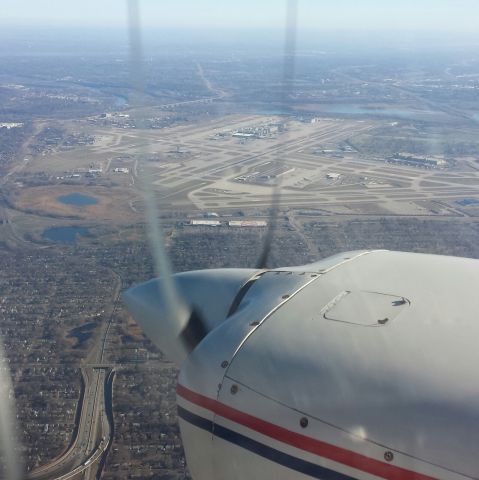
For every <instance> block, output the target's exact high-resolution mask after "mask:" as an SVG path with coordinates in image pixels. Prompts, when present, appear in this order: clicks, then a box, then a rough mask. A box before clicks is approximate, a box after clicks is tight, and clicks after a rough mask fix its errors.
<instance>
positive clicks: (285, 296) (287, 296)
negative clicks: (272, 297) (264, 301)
mask: <svg viewBox="0 0 479 480" xmlns="http://www.w3.org/2000/svg"><path fill="white" fill-rule="evenodd" d="M281 298H289V295H288V294H286V295H283V296H282V297H281Z"/></svg>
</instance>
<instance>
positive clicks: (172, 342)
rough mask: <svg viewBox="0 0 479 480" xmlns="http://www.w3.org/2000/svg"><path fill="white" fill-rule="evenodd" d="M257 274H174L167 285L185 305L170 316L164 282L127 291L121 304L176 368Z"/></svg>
mask: <svg viewBox="0 0 479 480" xmlns="http://www.w3.org/2000/svg"><path fill="white" fill-rule="evenodd" d="M257 273H258V271H257V270H254V269H241V268H234V269H233V268H231V269H228V268H224V269H211V270H199V271H193V272H184V273H177V274H175V275H173V277H170V278H169V281H170V282H171V283H173V284H174V287H175V289H176V291H177V292H178V294H179V296H180V297H181V299H183V301H184V303H181V304H180V305H181V308H180V309H179V310H176V311H175V312H173V313H172V312H171V311H169V305H170V303H171V302H169V301H168V300H166V299H165V297H164V296H165V295H166V294H168V293H167V291H168V289H167V288H165V286H164V283H165V280H166V279H165V278H157V279H154V280H150V281H148V282H145V283H142V284H140V285H138V286H136V287H133V288H130V289H129V290H127V291H126V292H124V294H123V300H124V301H125V303H126V305H127V307H128V310H129V311H130V312H131V313H132V315H133V317H134V318H135V320H136V321H137V322H138V323H139V324H140V325H141V327H142V328H143V330H144V331H145V333H146V335H147V336H148V338H150V340H151V341H152V342H153V343H154V344H155V345H156V346H157V347H158V348H159V349H160V350H161V351H162V352H164V353H165V354H166V356H167V357H168V358H170V359H171V360H173V361H174V362H175V363H176V364H177V365H178V366H179V365H181V363H182V362H183V360H184V359H185V358H186V356H187V355H188V354H189V353H190V352H191V351H192V350H193V349H194V348H195V347H196V345H197V344H198V343H199V342H200V341H201V340H202V339H203V338H204V337H205V336H206V335H207V334H208V332H210V331H211V330H213V329H214V328H215V327H216V326H217V325H219V324H220V323H221V322H223V321H224V320H225V319H226V318H227V317H228V314H229V312H230V309H231V306H232V305H233V304H234V303H235V300H236V297H237V295H238V293H239V292H240V291H241V288H242V287H243V286H244V285H245V284H247V283H248V281H249V280H250V279H251V278H253V277H254V276H255V275H256V274H257ZM183 305H184V306H185V307H186V308H183ZM198 319H199V320H198Z"/></svg>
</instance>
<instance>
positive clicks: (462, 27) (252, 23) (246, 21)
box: [0, 0, 479, 32]
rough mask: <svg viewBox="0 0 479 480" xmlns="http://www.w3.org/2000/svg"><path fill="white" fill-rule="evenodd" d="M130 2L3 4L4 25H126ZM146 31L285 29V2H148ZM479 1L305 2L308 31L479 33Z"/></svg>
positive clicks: (27, 0)
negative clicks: (127, 9)
mask: <svg viewBox="0 0 479 480" xmlns="http://www.w3.org/2000/svg"><path fill="white" fill-rule="evenodd" d="M125 2H126V0H81V1H75V0H1V13H0V24H9V25H12V26H15V25H19V26H21V25H25V26H27V25H28V26H31V25H32V24H33V25H38V26H52V25H64V26H79V27H82V26H101V27H123V26H124V25H125V22H126V20H125V17H126V3H125ZM140 5H141V10H142V17H143V25H144V26H145V27H162V28H164V27H171V28H194V29H196V28H207V29H214V28H216V29H217V28H227V29H243V28H281V27H282V26H283V24H284V5H285V2H284V1H282V0H143V1H142V2H141V3H140ZM478 19H479V0H299V27H300V28H302V29H320V30H323V31H324V30H327V29H341V30H342V29H352V28H354V29H359V30H366V29H371V28H374V29H378V28H379V29H414V30H416V29H425V30H441V31H455V32H471V31H475V32H477V31H479V21H478Z"/></svg>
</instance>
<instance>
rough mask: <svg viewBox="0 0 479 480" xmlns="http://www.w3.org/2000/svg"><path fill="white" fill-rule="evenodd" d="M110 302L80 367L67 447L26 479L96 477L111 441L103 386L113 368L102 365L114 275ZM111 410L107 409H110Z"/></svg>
mask: <svg viewBox="0 0 479 480" xmlns="http://www.w3.org/2000/svg"><path fill="white" fill-rule="evenodd" d="M114 275H115V286H114V292H113V299H114V301H113V302H112V304H111V307H110V309H109V311H107V312H106V317H107V318H108V321H107V322H104V323H103V324H102V326H101V330H100V332H99V334H98V335H97V339H96V342H95V344H94V346H93V348H92V349H91V351H90V352H89V355H88V356H87V358H86V360H85V363H84V364H83V365H82V367H81V374H82V377H83V384H84V389H83V395H82V396H81V398H80V408H81V413H80V415H79V418H78V420H77V425H76V430H75V432H74V433H73V436H74V438H73V440H72V443H71V445H70V447H69V448H68V449H67V450H66V451H65V452H63V454H61V455H60V456H59V457H57V458H55V459H53V460H52V461H50V462H49V463H47V464H45V465H43V466H41V467H39V468H36V469H35V470H32V471H31V472H29V474H28V476H27V478H28V479H30V480H47V479H48V480H50V479H56V480H66V479H70V478H75V479H79V478H83V479H84V480H89V479H93V478H96V475H95V474H96V471H97V469H98V463H99V461H100V460H101V458H102V456H103V455H104V454H105V452H107V451H108V446H109V444H110V443H111V441H112V428H111V425H110V422H109V420H108V417H107V414H106V408H107V405H106V398H107V397H106V396H105V387H106V385H107V381H108V380H109V378H110V376H111V374H112V372H113V371H114V366H112V365H109V364H107V363H106V362H105V357H106V348H107V340H108V334H109V332H110V328H111V324H112V322H113V318H114V313H115V310H116V308H117V305H118V302H119V298H120V291H121V285H122V282H121V279H120V277H119V276H118V275H117V274H116V273H115V274H114ZM110 407H111V406H110Z"/></svg>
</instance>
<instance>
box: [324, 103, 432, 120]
mask: <svg viewBox="0 0 479 480" xmlns="http://www.w3.org/2000/svg"><path fill="white" fill-rule="evenodd" d="M320 110H321V112H324V113H339V114H343V115H369V116H371V117H374V116H380V117H397V118H417V117H422V116H425V115H432V114H435V113H436V112H433V111H427V110H408V109H402V108H368V107H362V106H360V105H341V104H330V105H328V104H323V105H321V107H320Z"/></svg>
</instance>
